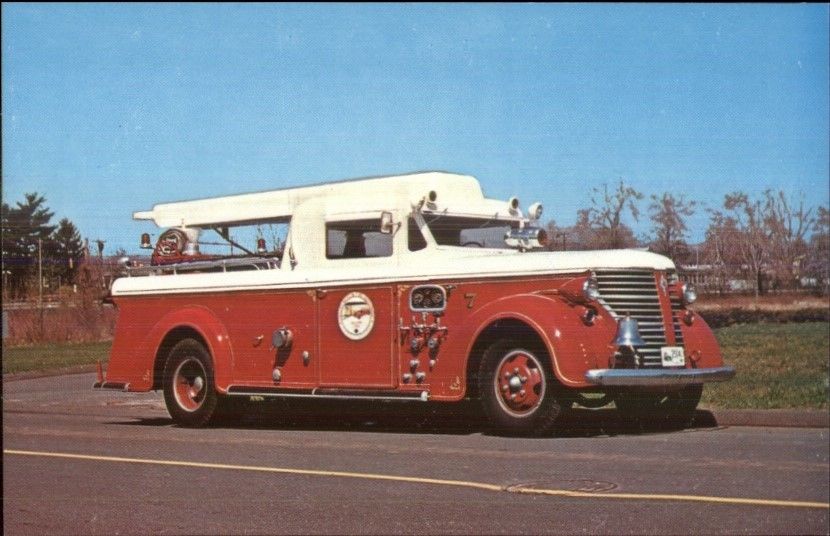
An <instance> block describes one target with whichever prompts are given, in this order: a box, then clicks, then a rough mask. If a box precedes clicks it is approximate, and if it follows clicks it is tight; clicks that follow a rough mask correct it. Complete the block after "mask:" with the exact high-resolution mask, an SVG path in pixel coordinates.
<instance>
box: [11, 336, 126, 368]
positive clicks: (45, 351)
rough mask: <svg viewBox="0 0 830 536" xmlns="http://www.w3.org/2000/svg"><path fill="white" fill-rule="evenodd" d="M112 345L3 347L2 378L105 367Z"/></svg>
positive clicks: (98, 343) (91, 343)
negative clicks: (94, 364)
mask: <svg viewBox="0 0 830 536" xmlns="http://www.w3.org/2000/svg"><path fill="white" fill-rule="evenodd" d="M111 346H112V342H110V341H105V342H84V343H77V344H38V345H34V346H17V347H11V348H8V347H5V346H4V347H3V374H7V373H10V372H24V371H30V370H42V369H53V368H62V367H71V366H73V365H88V364H91V363H97V362H98V360H101V362H102V363H104V362H106V361H107V360H108V359H109V353H110V347H111Z"/></svg>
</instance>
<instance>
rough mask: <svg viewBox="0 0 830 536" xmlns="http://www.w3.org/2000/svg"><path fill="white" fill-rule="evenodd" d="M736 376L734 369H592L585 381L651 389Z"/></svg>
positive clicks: (718, 380) (722, 380) (724, 379)
mask: <svg viewBox="0 0 830 536" xmlns="http://www.w3.org/2000/svg"><path fill="white" fill-rule="evenodd" d="M734 376H735V369H734V368H733V367H717V368H707V369H592V370H589V371H588V372H586V373H585V379H586V380H588V382H590V383H592V384H594V385H602V386H611V387H638V386H639V387H651V386H661V385H689V384H692V383H706V382H725V381H727V380H731V379H732V378H733V377H734Z"/></svg>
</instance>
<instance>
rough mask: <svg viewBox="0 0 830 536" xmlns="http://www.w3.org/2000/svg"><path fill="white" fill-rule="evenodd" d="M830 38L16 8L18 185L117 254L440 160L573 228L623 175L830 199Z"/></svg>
mask: <svg viewBox="0 0 830 536" xmlns="http://www.w3.org/2000/svg"><path fill="white" fill-rule="evenodd" d="M829 41H830V38H829V37H828V6H827V5H622V4H610V5H609V4H605V5H588V4H582V5H560V4H552V5H519V4H507V5H490V4H479V5H466V4H465V5H422V4H418V5H397V4H396V5H384V4H372V5H349V4H338V5H329V4H311V5H303V4H300V5H249V4H245V5H233V4H202V5H199V4H196V5H193V4H166V5H151V4H127V5H117V4H65V5H49V4H7V3H4V4H2V82H3V84H2V104H3V115H2V129H3V200H4V201H5V202H12V203H13V202H15V201H18V200H21V199H22V197H23V193H24V192H31V191H37V192H40V193H43V194H45V195H46V197H47V200H48V204H49V206H50V207H51V208H52V209H53V210H54V211H55V213H56V220H57V218H59V217H64V216H65V217H69V218H70V219H71V220H73V221H74V222H75V223H76V224H77V225H78V226H79V228H80V229H81V231H82V234H83V235H84V236H87V237H89V238H90V239H95V238H103V239H106V240H107V251H108V252H112V251H114V249H115V248H117V247H123V248H125V249H127V250H128V251H129V252H137V251H139V250H138V249H137V244H138V237H139V234H140V233H141V232H144V231H148V232H155V228H154V227H153V226H152V224H150V223H147V222H133V221H132V219H131V215H132V212H133V211H136V210H147V209H150V208H151V207H152V205H153V204H154V203H159V202H164V201H175V200H183V199H191V198H202V197H211V196H217V195H227V194H234V193H241V192H246V191H260V190H267V189H272V188H279V187H285V186H292V185H301V184H307V183H311V182H320V181H325V180H329V179H332V180H333V179H343V178H350V177H359V176H367V175H385V174H395V173H399V172H407V171H415V170H427V169H443V170H449V171H458V172H463V173H469V174H472V175H475V176H477V177H478V178H479V180H481V182H482V185H483V187H484V190H485V193H486V194H487V195H488V196H490V197H496V198H504V199H507V198H508V197H510V196H511V195H517V196H518V197H519V198H520V199H522V200H523V204H524V205H525V206H527V205H529V204H530V203H531V202H533V201H536V200H540V201H542V202H543V203H544V204H545V206H546V217H552V218H554V219H555V220H556V221H557V222H558V223H560V224H563V225H568V224H572V223H573V222H574V221H575V218H576V210H577V209H578V208H581V207H584V206H586V205H587V204H588V198H589V194H590V190H591V188H592V187H596V186H601V185H602V184H603V183H606V182H607V183H613V182H616V181H618V180H620V179H623V180H624V181H625V182H626V183H628V184H631V185H633V186H634V187H635V188H637V189H639V190H641V191H643V192H644V193H646V194H651V193H662V192H664V191H670V192H673V193H675V194H680V193H683V194H685V195H686V196H687V197H689V198H692V199H696V200H699V201H702V202H704V203H706V204H707V205H708V206H710V207H717V206H719V205H720V203H721V202H722V199H723V196H724V194H726V193H729V192H731V191H734V190H739V189H740V190H744V191H747V192H749V193H751V194H759V193H760V192H762V191H763V190H764V189H766V188H775V189H784V190H786V191H789V192H793V193H798V192H803V193H804V194H805V196H806V197H807V200H808V203H810V204H814V205H815V204H823V205H827V204H828V196H830V191H829V190H828V188H829V187H830V186H829V185H830V171H829V169H828V165H829V164H828V162H830V157H829V156H828V147H830V140H829V139H828V132H830V125H829V124H828V122H829V121H830V119H828V118H830V110H828V101H829V100H830V90H829V89H828V77H829V76H830V75H828V65H829V64H830V57H829V54H828V42H829ZM641 206H642V208H643V209H645V208H646V203H643V204H642V205H641ZM706 222H707V215H706V214H705V213H704V212H703V211H698V214H697V215H696V216H695V217H693V218H692V220H691V221H690V227H691V231H692V233H691V238H692V239H693V240H700V239H702V236H703V233H704V231H705V228H706ZM629 223H630V224H632V225H633V226H634V228H635V230H636V231H638V233H641V234H642V233H646V232H647V231H648V222H647V221H646V219H644V218H641V223H640V224H634V222H633V221H629Z"/></svg>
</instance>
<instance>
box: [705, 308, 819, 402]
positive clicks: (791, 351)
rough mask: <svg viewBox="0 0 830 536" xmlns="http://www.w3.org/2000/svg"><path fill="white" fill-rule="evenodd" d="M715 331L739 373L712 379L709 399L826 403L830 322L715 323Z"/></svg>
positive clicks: (726, 357)
mask: <svg viewBox="0 0 830 536" xmlns="http://www.w3.org/2000/svg"><path fill="white" fill-rule="evenodd" d="M715 335H716V336H717V338H718V341H719V342H720V344H721V350H722V351H723V357H724V361H725V362H726V364H727V365H732V366H733V367H735V370H736V371H737V374H736V376H735V378H734V379H733V380H731V381H729V382H725V383H719V384H709V385H707V386H706V387H705V389H704V390H703V404H704V405H706V406H708V407H716V408H761V409H766V408H814V409H826V408H827V406H828V404H827V401H828V391H829V389H828V382H830V375H828V359H829V358H828V354H830V323H827V322H805V323H800V324H763V323H760V324H743V325H735V326H729V327H726V328H720V329H716V330H715Z"/></svg>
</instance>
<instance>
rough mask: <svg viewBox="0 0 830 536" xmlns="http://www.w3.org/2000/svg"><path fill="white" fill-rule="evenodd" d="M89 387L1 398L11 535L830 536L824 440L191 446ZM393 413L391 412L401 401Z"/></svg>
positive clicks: (295, 419) (606, 436)
mask: <svg viewBox="0 0 830 536" xmlns="http://www.w3.org/2000/svg"><path fill="white" fill-rule="evenodd" d="M93 381H94V377H93V375H88V374H82V375H71V376H59V377H51V378H40V379H32V380H21V381H14V382H5V383H4V384H3V449H4V455H3V528H4V532H5V533H6V534H67V533H72V534H148V533H154V534H262V533H281V534H285V533H289V534H293V533H302V534H307V533H338V534H342V533H364V534H378V533H380V534H388V533H410V534H411V533H418V534H444V533H462V534H469V533H481V534H520V533H530V534H541V533H568V534H573V533H591V534H632V533H636V534H642V533H650V534H682V533H738V534H773V533H790V534H827V533H828V530H830V529H829V527H828V513H829V512H830V509H828V502H830V497H829V495H830V492H829V491H828V476H830V466H829V465H828V437H827V436H828V431H827V429H823V428H819V429H802V428H742V427H719V426H717V425H715V424H714V423H713V422H710V421H707V418H706V414H705V413H700V414H699V418H698V419H697V424H696V425H695V427H694V428H691V429H686V430H645V431H644V430H641V429H639V428H637V427H632V426H629V425H627V424H626V423H624V422H620V421H619V420H618V419H617V418H616V414H614V413H613V412H611V411H600V412H587V411H584V412H579V413H575V414H574V415H573V416H572V417H571V418H570V419H569V421H568V422H567V423H566V425H565V427H564V428H563V430H562V431H561V432H560V433H558V434H557V435H556V436H555V437H550V438H542V439H527V438H505V437H497V436H493V435H490V434H488V433H487V432H486V430H485V429H484V427H483V426H482V424H481V423H480V422H479V421H478V420H477V419H476V417H475V414H474V413H473V412H472V411H470V410H469V408H458V407H433V406H429V405H425V404H416V405H414V406H400V405H395V406H390V405H384V406H382V407H378V406H377V405H372V404H361V405H357V406H355V405H350V406H349V407H348V408H346V409H344V408H343V404H342V403H339V402H338V403H326V404H319V403H315V404H305V405H297V404H290V405H284V404H270V403H269V404H257V405H256V406H254V415H255V417H254V418H249V419H246V420H244V421H243V422H241V423H235V424H234V425H232V426H231V425H224V426H217V427H214V428H210V429H201V430H190V429H183V428H178V427H176V426H174V425H173V424H172V422H171V421H170V419H169V418H168V416H167V413H166V411H165V409H164V405H163V402H162V399H161V395H160V394H157V393H148V394H126V393H120V392H112V391H103V392H102V391H93V390H92V389H91V385H92V382H93ZM399 404H400V403H399Z"/></svg>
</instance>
